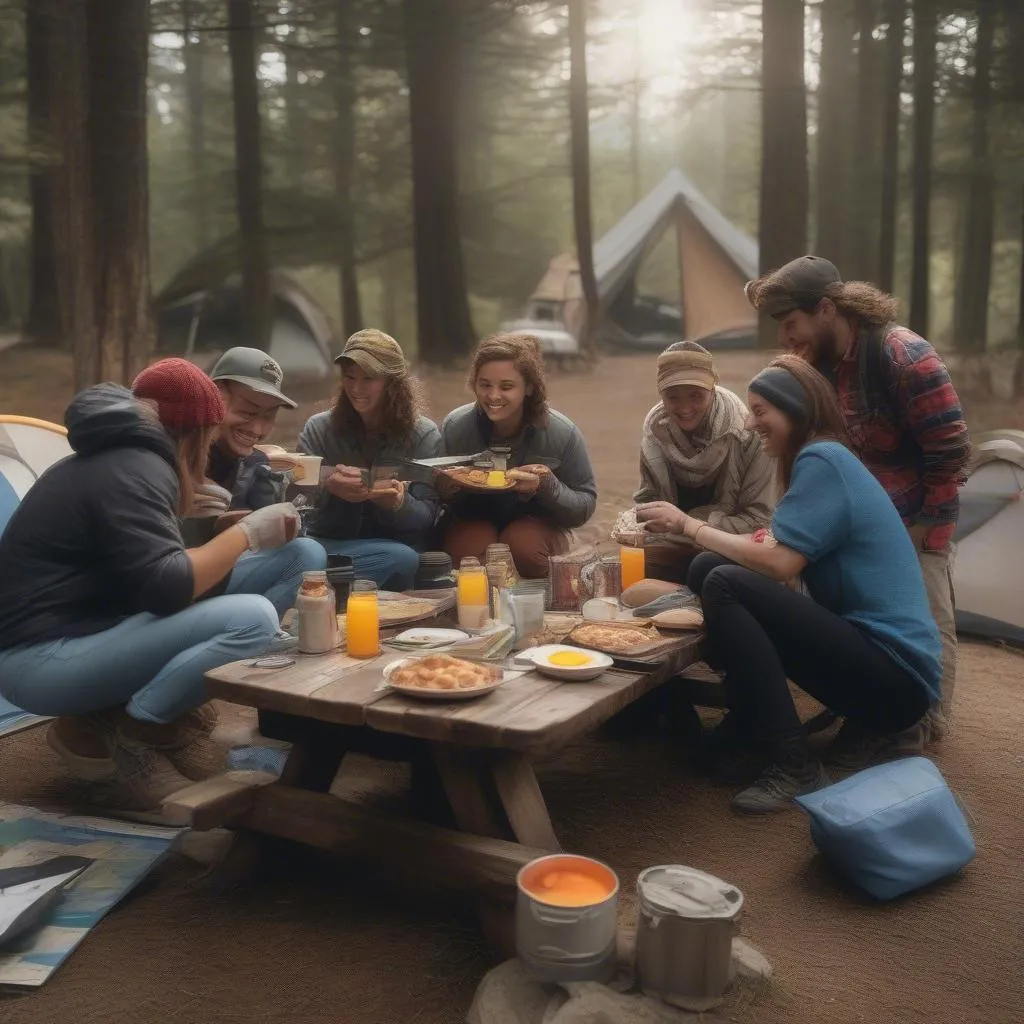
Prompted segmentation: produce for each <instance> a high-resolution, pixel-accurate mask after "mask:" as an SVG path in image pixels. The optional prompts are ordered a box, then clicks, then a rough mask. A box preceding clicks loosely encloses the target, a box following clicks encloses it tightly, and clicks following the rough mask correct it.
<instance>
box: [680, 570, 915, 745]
mask: <svg viewBox="0 0 1024 1024" xmlns="http://www.w3.org/2000/svg"><path fill="white" fill-rule="evenodd" d="M687 582H688V584H689V587H690V589H691V590H693V591H694V593H696V594H699V595H700V598H701V603H702V604H703V607H704V621H705V624H706V627H707V631H708V642H709V645H710V648H711V653H712V656H713V659H714V661H716V662H717V663H718V665H719V667H721V668H723V669H724V670H725V692H726V698H727V700H728V703H729V708H730V711H732V712H735V713H736V714H737V716H738V724H739V725H741V726H742V727H743V729H744V731H746V732H747V734H748V735H749V736H751V738H757V739H762V740H765V741H768V742H776V741H778V740H785V739H789V738H791V737H793V736H796V735H797V734H798V733H799V732H800V719H799V717H798V716H797V712H796V708H795V707H794V705H793V698H792V695H791V694H790V692H789V686H788V685H787V682H786V680H787V678H788V679H791V680H792V681H793V682H794V683H796V685H797V686H799V687H800V689H801V690H804V691H805V692H806V693H809V694H810V695H811V696H812V697H814V698H815V699H816V700H819V701H820V702H821V703H822V704H824V705H825V707H827V708H829V709H830V710H832V711H835V712H836V713H837V714H840V715H843V716H844V717H847V718H852V719H857V720H859V721H861V722H862V723H863V724H864V725H865V726H867V727H868V728H871V729H877V730H878V731H880V732H898V731H899V730H901V729H905V728H907V727H908V726H910V725H913V724H914V722H916V721H917V720H918V719H919V718H920V717H921V716H922V715H923V714H924V713H925V711H927V710H928V694H927V692H926V691H925V688H924V687H923V686H922V685H921V684H920V683H919V682H918V681H917V680H916V679H915V678H914V677H913V676H912V675H911V674H910V673H909V672H907V671H906V669H904V668H902V667H901V666H900V665H898V664H897V663H896V661H895V660H894V659H893V658H892V657H891V656H890V655H889V654H888V653H887V652H886V651H885V650H884V648H882V647H881V646H880V645H879V644H877V643H876V642H875V641H874V640H872V639H871V638H870V636H869V635H868V633H867V632H866V631H864V630H863V629H860V628H859V627H858V626H855V625H854V624H853V623H851V622H848V621H847V620H846V619H844V618H842V617H841V616H839V615H836V614H835V613H834V612H830V611H829V610H828V609H827V608H823V607H822V606H821V605H819V604H817V603H815V602H814V601H813V600H812V599H811V598H809V597H807V596H805V595H804V594H800V593H798V592H797V591H795V590H793V589H792V588H791V587H787V586H785V585H784V584H782V583H777V582H775V581H774V580H771V579H769V578H768V577H767V576H762V575H761V574H760V573H756V572H754V571H753V570H751V569H745V568H743V567H742V566H740V565H736V564H735V563H734V562H730V561H728V560H727V559H724V558H722V557H721V556H720V555H715V554H712V553H711V552H708V551H705V552H702V553H701V554H699V555H698V556H697V557H696V558H695V559H694V560H693V564H692V565H691V566H690V572H689V576H688V578H687Z"/></svg>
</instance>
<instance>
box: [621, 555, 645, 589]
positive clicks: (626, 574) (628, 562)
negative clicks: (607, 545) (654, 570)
mask: <svg viewBox="0 0 1024 1024" xmlns="http://www.w3.org/2000/svg"><path fill="white" fill-rule="evenodd" d="M619 559H620V560H621V562H622V589H623V590H625V589H626V587H631V586H633V584H634V583H639V582H640V580H642V579H643V578H644V573H645V571H646V570H645V566H644V549H643V548H620V550H619Z"/></svg>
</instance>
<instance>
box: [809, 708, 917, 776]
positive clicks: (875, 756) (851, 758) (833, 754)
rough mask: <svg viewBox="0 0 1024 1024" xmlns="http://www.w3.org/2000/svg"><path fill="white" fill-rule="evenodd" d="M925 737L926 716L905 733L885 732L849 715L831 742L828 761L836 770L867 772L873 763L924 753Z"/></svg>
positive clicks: (826, 758)
mask: <svg viewBox="0 0 1024 1024" xmlns="http://www.w3.org/2000/svg"><path fill="white" fill-rule="evenodd" d="M925 737H926V731H925V724H924V719H922V720H921V721H920V722H915V723H914V725H912V726H910V727H909V728H908V729H904V730H902V731H901V732H891V733H881V732H876V731H874V730H871V729H868V728H866V727H865V726H864V725H863V724H862V723H861V722H858V721H857V720H856V719H853V718H847V719H845V720H844V721H843V724H842V726H840V729H839V732H837V733H836V735H835V739H833V740H832V742H831V743H830V744H829V745H828V749H827V751H826V753H825V763H826V764H827V765H828V766H829V768H832V769H834V770H835V771H840V772H859V771H863V770H864V769H865V768H870V767H871V765H873V764H882V763H883V762H885V761H895V760H897V759H898V758H901V757H914V756H915V755H919V754H921V753H923V752H924V744H925Z"/></svg>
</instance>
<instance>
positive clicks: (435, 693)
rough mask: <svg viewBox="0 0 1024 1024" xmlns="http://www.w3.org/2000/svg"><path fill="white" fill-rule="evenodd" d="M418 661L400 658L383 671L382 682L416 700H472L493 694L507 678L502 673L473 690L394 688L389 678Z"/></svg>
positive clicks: (396, 691)
mask: <svg viewBox="0 0 1024 1024" xmlns="http://www.w3.org/2000/svg"><path fill="white" fill-rule="evenodd" d="M419 660H420V658H419V657H416V658H402V659H400V660H399V661H393V662H391V664H390V665H388V666H387V667H386V668H385V669H384V673H383V675H384V680H385V682H386V683H387V684H388V685H389V686H390V687H391V689H392V690H393V691H394V692H395V693H401V694H403V695H404V696H406V697H415V698H416V699H417V700H472V699H473V698H474V697H482V696H483V695H484V694H485V693H493V692H494V691H495V690H496V689H497V688H498V687H499V686H501V684H502V683H503V682H505V679H506V677H507V673H505V672H502V674H501V676H499V677H498V679H497V680H495V682H493V683H489V684H488V685H487V686H478V687H476V688H475V689H473V690H424V689H422V688H420V687H418V686H396V685H395V684H394V683H392V682H391V676H392V674H393V673H394V672H395V671H396V670H397V669H399V668H401V667H402V666H403V665H408V664H409V663H410V662H412V661H419Z"/></svg>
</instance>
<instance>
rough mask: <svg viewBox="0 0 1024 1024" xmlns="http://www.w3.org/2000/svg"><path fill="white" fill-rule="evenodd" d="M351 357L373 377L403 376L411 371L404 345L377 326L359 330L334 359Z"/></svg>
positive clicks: (338, 361) (338, 360)
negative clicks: (379, 329)
mask: <svg viewBox="0 0 1024 1024" xmlns="http://www.w3.org/2000/svg"><path fill="white" fill-rule="evenodd" d="M343 359H351V360H352V362H353V363H356V364H357V365H358V366H359V367H361V368H362V369H363V370H364V371H365V372H366V373H368V374H369V375H370V376H371V377H401V376H402V375H403V374H405V373H408V372H409V364H408V363H407V362H406V361H405V353H404V352H403V351H402V346H401V345H399V344H398V342H397V341H395V339H394V338H392V337H391V335H389V334H385V333H384V332H383V331H378V330H376V329H375V328H372V327H370V328H367V329H366V330H365V331H357V332H356V333H355V334H353V335H352V337H351V338H349V339H348V341H346V342H345V347H344V349H342V352H341V355H340V356H338V357H337V359H335V360H334V361H335V362H336V363H340V362H341V361H342V360H343Z"/></svg>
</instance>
